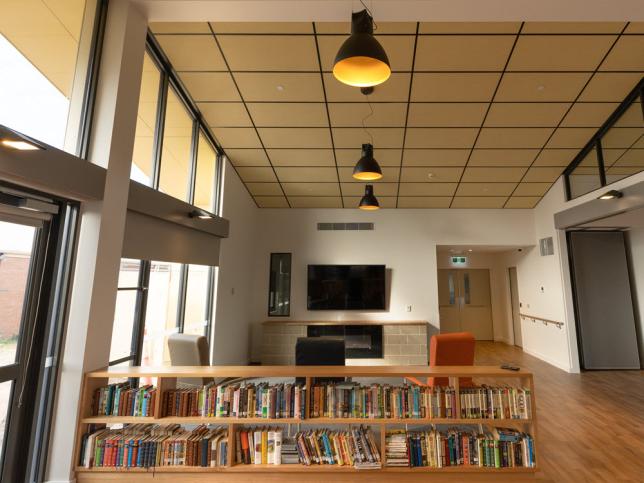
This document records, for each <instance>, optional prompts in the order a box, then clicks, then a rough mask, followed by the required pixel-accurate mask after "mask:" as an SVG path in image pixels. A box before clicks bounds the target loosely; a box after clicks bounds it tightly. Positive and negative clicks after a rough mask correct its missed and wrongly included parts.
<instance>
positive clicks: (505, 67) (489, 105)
mask: <svg viewBox="0 0 644 483" xmlns="http://www.w3.org/2000/svg"><path fill="white" fill-rule="evenodd" d="M524 25H525V22H521V26H520V27H519V31H518V32H517V33H516V37H515V38H514V42H513V43H512V48H511V49H510V53H509V54H508V58H507V59H506V61H505V65H504V66H503V72H501V75H500V76H499V80H498V81H497V83H496V87H495V88H494V92H493V93H492V97H490V102H489V104H488V106H487V109H486V110H485V114H484V115H483V120H482V121H481V126H480V127H479V130H478V132H477V133H476V137H475V138H474V142H473V143H472V148H471V149H470V152H469V154H468V155H467V160H466V161H465V166H464V167H463V172H462V173H461V177H460V178H459V180H458V184H459V185H460V184H461V180H462V179H463V176H465V171H466V170H467V166H468V165H469V164H470V159H471V158H472V153H473V152H474V148H476V143H477V142H478V140H479V136H480V135H481V131H482V130H483V126H485V121H486V119H487V115H488V114H489V113H490V109H492V104H494V98H495V97H496V93H497V92H498V91H499V87H500V86H501V82H502V81H503V76H504V75H505V71H506V70H507V68H508V65H509V64H510V59H512V54H514V48H515V47H516V46H517V42H518V41H519V37H521V31H522V30H523V26H524ZM457 192H458V186H457V187H456V191H454V196H452V200H451V201H450V202H449V207H450V208H451V207H452V205H453V204H454V198H456V193H457Z"/></svg>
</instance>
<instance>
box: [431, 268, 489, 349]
mask: <svg viewBox="0 0 644 483" xmlns="http://www.w3.org/2000/svg"><path fill="white" fill-rule="evenodd" d="M438 304H439V314H440V328H441V332H443V333H445V332H463V331H467V332H471V333H472V334H474V337H475V338H476V339H477V340H492V339H493V338H494V331H493V328H492V303H491V298H490V271H489V270H487V269H439V270H438Z"/></svg>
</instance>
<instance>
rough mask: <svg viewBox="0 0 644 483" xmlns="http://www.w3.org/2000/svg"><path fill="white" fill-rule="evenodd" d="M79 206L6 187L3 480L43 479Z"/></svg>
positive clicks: (1, 228) (0, 198)
mask: <svg viewBox="0 0 644 483" xmlns="http://www.w3.org/2000/svg"><path fill="white" fill-rule="evenodd" d="M77 213H78V209H77V205H76V204H74V203H70V202H68V201H65V200H56V199H54V198H49V197H47V196H45V195H42V194H36V193H31V192H26V191H23V190H22V189H18V188H16V187H13V186H7V185H4V184H0V481H3V482H4V481H16V482H17V481H25V480H28V481H42V478H43V470H44V467H45V463H46V454H47V444H48V434H49V428H50V424H51V410H52V407H53V401H54V393H55V388H56V380H57V361H58V358H59V355H60V348H61V344H62V334H63V328H64V319H65V313H66V312H65V307H66V300H67V295H68V292H69V273H70V271H71V261H72V260H73V246H74V237H75V227H76V220H77Z"/></svg>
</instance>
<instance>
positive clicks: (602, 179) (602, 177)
mask: <svg viewBox="0 0 644 483" xmlns="http://www.w3.org/2000/svg"><path fill="white" fill-rule="evenodd" d="M595 150H596V152H597V169H598V170H599V184H600V185H602V186H606V168H605V167H604V152H603V151H602V140H601V138H600V139H597V142H596V143H595Z"/></svg>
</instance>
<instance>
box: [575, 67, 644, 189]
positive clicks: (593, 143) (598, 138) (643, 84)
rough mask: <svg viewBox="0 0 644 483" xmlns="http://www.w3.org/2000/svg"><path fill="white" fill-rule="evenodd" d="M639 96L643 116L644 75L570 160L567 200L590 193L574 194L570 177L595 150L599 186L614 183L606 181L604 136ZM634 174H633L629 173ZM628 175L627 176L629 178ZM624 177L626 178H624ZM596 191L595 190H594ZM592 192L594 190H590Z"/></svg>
mask: <svg viewBox="0 0 644 483" xmlns="http://www.w3.org/2000/svg"><path fill="white" fill-rule="evenodd" d="M638 97H639V100H640V104H641V106H642V116H643V117H644V77H642V79H640V81H639V82H638V83H637V85H636V86H635V87H634V88H633V90H631V92H630V93H629V94H628V95H627V96H626V98H625V99H624V100H623V101H622V102H621V103H620V105H619V106H617V108H616V109H615V111H613V113H612V114H611V115H610V116H609V117H608V119H607V120H606V122H604V124H602V126H601V127H600V128H599V129H598V130H597V132H595V134H593V136H592V137H591V138H590V140H589V141H588V142H587V143H586V145H585V146H584V147H583V148H582V149H581V151H579V153H578V154H577V156H575V158H574V159H573V160H572V161H571V162H570V164H569V165H568V166H567V167H566V169H565V170H564V172H563V175H564V188H565V190H566V201H570V200H573V199H575V198H579V197H580V196H584V195H585V194H588V193H583V194H580V195H577V196H573V190H572V185H571V179H570V177H571V176H572V175H573V173H574V171H575V169H577V167H578V166H579V165H580V164H581V163H582V162H583V160H584V158H585V157H586V156H587V155H588V154H589V153H590V152H591V151H592V150H593V149H595V150H596V151H597V177H598V178H599V185H600V186H599V188H597V189H600V188H604V187H605V186H608V185H610V184H612V183H608V182H607V181H606V168H605V166H604V152H603V149H602V138H603V137H604V136H605V135H606V133H608V131H609V130H610V129H611V128H612V127H613V126H614V125H615V123H617V121H618V120H619V119H620V118H621V116H622V114H624V113H625V112H626V110H627V109H628V108H629V107H631V105H632V104H634V103H635V102H636V101H637V98H638ZM629 176H633V175H629ZM627 177H628V176H625V178H627ZM622 179H624V178H622ZM593 191H594V190H593ZM589 192H592V191H589Z"/></svg>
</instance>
